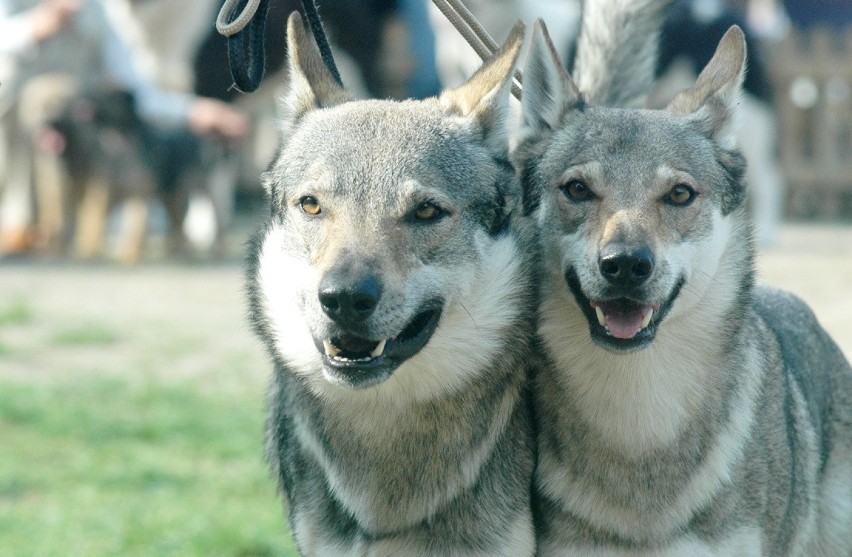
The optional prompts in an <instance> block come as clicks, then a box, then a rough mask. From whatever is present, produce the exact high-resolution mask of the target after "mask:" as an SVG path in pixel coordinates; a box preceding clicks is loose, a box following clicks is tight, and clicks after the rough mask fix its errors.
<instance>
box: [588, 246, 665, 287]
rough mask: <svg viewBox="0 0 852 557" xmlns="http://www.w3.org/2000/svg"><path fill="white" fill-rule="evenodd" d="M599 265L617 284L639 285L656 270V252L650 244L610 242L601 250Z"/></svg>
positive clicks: (606, 275) (609, 279)
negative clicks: (631, 244) (629, 244)
mask: <svg viewBox="0 0 852 557" xmlns="http://www.w3.org/2000/svg"><path fill="white" fill-rule="evenodd" d="M598 266H599V267H600V270H601V274H602V275H603V276H604V277H606V279H607V280H608V281H609V282H611V283H612V284H614V285H616V286H639V285H640V284H642V283H643V282H645V281H646V280H648V277H650V276H651V273H653V272H654V254H653V253H652V252H651V249H650V248H649V247H648V246H625V245H623V244H610V245H608V246H605V247H604V248H603V249H602V250H601V252H600V255H599V256H598Z"/></svg>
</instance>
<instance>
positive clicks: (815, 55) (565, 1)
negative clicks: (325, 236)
mask: <svg viewBox="0 0 852 557" xmlns="http://www.w3.org/2000/svg"><path fill="white" fill-rule="evenodd" d="M586 1H591V0H586ZM582 3H583V2H582V0H489V1H485V0H466V1H465V5H466V6H467V7H468V8H469V9H470V10H471V11H472V12H473V13H474V15H475V16H476V17H477V18H478V19H479V20H480V21H481V22H482V24H483V25H484V27H485V28H486V29H487V30H488V31H489V32H490V33H491V35H492V36H493V37H494V39H495V40H496V41H497V42H498V43H499V42H501V41H502V40H503V39H504V38H505V35H506V33H507V32H508V29H509V28H510V27H511V25H512V23H513V22H514V21H515V20H516V19H518V18H520V19H523V20H524V21H526V22H528V23H531V22H532V21H534V20H535V18H537V17H543V18H544V19H545V21H547V23H548V28H549V29H550V31H551V35H552V37H553V38H554V41H555V43H556V45H557V48H558V49H559V50H560V55H561V56H562V57H563V59H564V60H565V61H566V64H567V65H568V66H569V69H570V67H571V65H572V63H573V53H574V49H575V43H576V39H577V34H578V31H579V22H580V17H581V12H582ZM222 4H223V0H0V83H2V85H1V86H0V177H2V178H0V256H2V254H3V253H6V254H8V253H15V252H21V251H26V250H28V249H31V248H38V249H39V250H41V251H42V252H48V253H63V252H64V251H65V244H71V243H73V246H74V249H73V251H74V252H75V253H76V254H77V255H79V256H83V257H97V256H98V255H99V254H100V253H101V251H102V247H103V246H102V245H101V244H102V243H103V240H104V237H105V236H107V237H110V238H107V239H111V240H112V244H116V243H117V244H118V249H117V250H116V249H113V250H112V252H113V253H116V252H117V253H118V255H119V258H121V259H123V260H126V261H133V260H136V259H138V258H139V257H140V254H141V245H142V241H143V239H144V238H145V236H146V232H147V230H148V229H147V228H146V225H150V228H151V229H152V231H153V232H154V233H155V235H156V234H157V233H162V232H163V231H164V230H168V231H169V236H168V238H167V245H168V246H169V247H170V248H171V251H172V252H174V253H183V252H185V251H186V247H187V246H186V245H185V244H188V245H189V246H193V247H194V249H193V251H194V252H199V251H201V252H209V251H212V252H214V253H216V252H218V253H221V252H224V251H225V248H224V247H223V240H224V239H225V234H224V232H225V231H226V230H228V229H229V227H230V226H231V223H232V216H233V215H234V214H235V213H236V214H238V215H239V214H247V213H248V212H249V211H250V208H251V207H255V208H256V207H258V206H259V205H260V204H261V203H260V199H261V197H262V188H261V187H260V185H259V180H258V176H259V175H260V173H261V172H262V170H263V169H264V168H265V167H266V166H267V164H268V162H269V160H270V159H271V158H272V156H273V154H274V152H275V149H276V146H277V144H278V140H279V138H278V131H277V128H276V125H275V116H276V98H277V96H278V95H279V93H280V90H281V87H282V85H283V84H284V81H285V80H286V72H285V71H284V69H283V67H282V66H283V62H284V60H285V54H286V37H285V36H284V32H283V30H284V29H285V22H286V19H287V16H288V15H289V13H290V12H291V11H292V10H297V9H301V0H271V1H270V4H269V12H268V16H267V25H266V36H265V41H266V55H267V58H266V66H267V67H266V78H265V80H264V83H263V84H262V86H261V88H260V89H259V90H258V91H257V92H255V93H252V94H251V95H244V94H242V93H240V92H239V91H238V90H237V89H236V88H235V87H233V82H232V79H231V76H230V70H229V66H228V58H227V41H226V39H225V38H224V37H222V36H221V35H219V34H218V33H217V32H216V31H215V29H214V21H215V18H216V14H217V13H218V11H219V9H220V8H221V6H222ZM321 12H322V16H323V20H324V23H325V26H326V29H327V31H328V33H329V35H330V38H331V41H332V47H333V49H334V53H335V58H336V60H337V62H338V64H339V66H340V70H341V74H342V76H343V80H344V82H345V84H346V86H347V88H348V89H350V90H351V91H353V92H354V93H355V94H356V95H357V96H360V97H378V98H406V97H414V98H423V97H427V96H431V95H435V94H437V93H438V92H439V91H440V89H441V88H442V87H452V86H455V85H458V84H459V83H460V82H462V81H463V80H465V79H467V78H468V77H469V76H470V75H471V74H472V73H473V72H474V71H475V70H476V68H478V67H479V65H480V63H481V62H480V59H479V57H478V56H477V55H476V54H475V53H474V51H473V49H472V48H471V47H470V46H469V45H467V43H466V42H465V41H464V39H463V38H462V37H461V35H460V34H459V33H458V32H457V31H456V30H455V29H454V28H453V27H452V26H451V25H450V23H449V22H448V21H447V20H446V19H445V18H444V16H443V14H441V13H440V12H439V10H437V8H435V6H434V5H433V4H432V2H431V0H326V1H325V2H323V3H322V6H321ZM850 21H852V5H850V4H849V3H848V1H847V0H814V1H813V2H812V1H807V2H806V1H804V0H681V1H680V2H679V3H678V4H677V5H676V6H675V8H674V9H673V10H672V14H671V19H670V20H669V22H668V24H667V25H666V27H665V29H664V30H663V39H662V45H661V46H662V49H661V57H660V65H659V74H660V81H659V86H658V88H657V90H656V91H655V92H654V94H653V96H652V99H653V100H654V102H655V103H656V104H657V105H660V104H665V102H667V100H668V99H669V98H670V97H671V96H672V95H673V94H674V93H675V92H677V91H678V90H680V89H682V88H683V87H686V86H689V85H690V83H691V82H692V80H693V79H694V77H695V73H696V72H697V70H698V69H699V68H701V67H702V66H703V65H704V64H705V63H706V62H707V60H709V58H710V56H711V55H712V53H713V48H714V47H715V45H716V43H717V41H718V39H719V37H721V35H722V33H723V32H724V31H725V29H727V27H728V26H729V25H731V24H734V23H738V24H740V26H741V27H743V28H744V29H745V31H746V33H747V35H748V37H749V46H750V49H749V71H748V73H747V79H746V84H745V87H746V91H747V93H748V94H747V95H746V98H745V99H744V105H745V106H744V110H743V111H742V112H743V122H742V126H741V130H742V132H743V133H742V134H741V138H740V142H741V146H742V148H743V150H744V151H745V154H746V157H747V159H748V161H749V181H750V184H751V199H750V201H751V204H752V207H753V210H754V214H755V219H756V222H757V225H758V233H759V240H760V242H761V244H762V245H764V246H771V245H773V243H774V241H775V239H776V237H777V231H778V227H779V224H780V223H781V221H782V218H783V216H784V211H785V210H788V211H791V213H790V214H791V215H793V216H825V215H828V216H833V217H837V216H843V215H849V214H852V193H850V190H852V178H850V177H852V167H850V166H849V165H850V164H852V163H849V162H848V161H850V160H852V147H850V145H849V141H850V137H852V131H850V130H852V122H850V116H849V114H850V113H852V106H850V101H849V99H850V94H849V91H850V87H852V85H850V84H852V70H850V64H849V60H850V59H852V40H850V39H847V38H846V37H847V36H849V35H848V29H849V25H850ZM826 29H827V30H826ZM123 93H127V95H124V94H123ZM60 128H61V129H60ZM80 161H84V163H81V162H80ZM785 184H789V187H787V186H785ZM117 208H121V209H122V210H121V211H117V210H115V209H117ZM149 209H152V210H150V211H149ZM107 217H109V218H107ZM75 220H76V221H78V224H77V225H76V226H75V225H74V221H75ZM237 226H239V223H237ZM117 231H118V233H116V232H117ZM243 232H244V231H242V232H241V233H243ZM116 238H118V240H117V241H116Z"/></svg>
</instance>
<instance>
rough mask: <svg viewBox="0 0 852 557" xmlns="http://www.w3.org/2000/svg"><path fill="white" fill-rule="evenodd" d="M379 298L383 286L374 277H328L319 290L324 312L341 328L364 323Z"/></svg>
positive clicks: (335, 275)
mask: <svg viewBox="0 0 852 557" xmlns="http://www.w3.org/2000/svg"><path fill="white" fill-rule="evenodd" d="M381 296H382V283H381V282H380V281H379V279H378V278H377V277H375V276H374V275H363V276H357V277H352V276H348V274H346V273H330V274H328V275H326V276H325V277H324V278H323V280H322V282H321V283H320V288H319V302H320V305H321V306H322V309H323V311H325V313H326V315H328V316H329V317H331V318H332V319H334V320H335V321H337V322H338V323H340V324H341V325H343V326H347V325H356V324H359V323H363V322H364V321H365V320H366V319H367V318H368V317H370V315H372V314H373V311H375V309H376V306H378V305H379V299H380V298H381Z"/></svg>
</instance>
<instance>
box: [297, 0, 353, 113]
mask: <svg viewBox="0 0 852 557" xmlns="http://www.w3.org/2000/svg"><path fill="white" fill-rule="evenodd" d="M287 62H288V67H289V76H288V82H287V87H286V90H285V92H284V95H283V96H282V97H281V105H282V112H283V115H282V117H283V121H282V122H281V125H282V127H283V128H285V129H287V128H290V127H292V126H293V125H294V124H295V123H296V122H297V121H298V120H299V118H301V117H302V116H303V115H305V113H307V112H309V111H311V110H314V109H316V108H323V107H329V106H334V105H338V104H341V103H344V102H346V101H349V100H352V97H351V95H350V94H349V93H348V92H347V91H346V90H345V89H343V87H341V86H340V85H338V84H337V82H336V81H335V80H334V77H332V75H331V72H329V71H328V68H326V67H325V63H324V62H323V61H322V57H321V56H320V53H319V49H318V48H317V46H316V44H315V43H314V41H313V39H311V37H309V36H308V34H307V33H306V32H305V26H304V24H303V23H302V16H300V15H299V12H293V13H292V14H290V18H289V19H288V20H287Z"/></svg>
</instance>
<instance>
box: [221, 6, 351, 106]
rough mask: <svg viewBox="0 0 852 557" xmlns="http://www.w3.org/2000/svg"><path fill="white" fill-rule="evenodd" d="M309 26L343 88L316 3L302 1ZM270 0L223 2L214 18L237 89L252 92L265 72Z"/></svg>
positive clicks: (335, 78)
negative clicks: (224, 45) (266, 32)
mask: <svg viewBox="0 0 852 557" xmlns="http://www.w3.org/2000/svg"><path fill="white" fill-rule="evenodd" d="M302 7H303V8H304V9H305V17H306V19H307V20H308V26H309V27H310V29H311V33H312V34H313V36H314V39H315V40H316V42H317V46H318V47H319V51H320V55H321V56H322V59H323V62H324V63H325V66H326V67H327V68H328V71H329V72H331V75H332V77H334V80H335V81H336V82H337V83H338V84H339V85H341V86H342V85H343V81H342V80H341V79H340V72H339V71H338V70H337V65H336V64H335V63H334V56H333V55H332V53H331V45H329V43H328V36H327V35H326V34H325V29H324V28H323V26H322V19H320V15H319V10H318V9H317V4H316V0H302ZM268 11H269V0H225V4H224V5H223V6H222V9H221V10H220V11H219V17H218V18H217V19H216V29H217V30H218V31H219V33H221V34H222V35H224V36H226V37H227V38H228V65H229V66H230V68H231V77H233V78H234V84H235V85H236V86H237V89H238V90H239V91H241V92H243V93H251V92H252V91H254V90H256V89H257V88H258V87H259V86H260V82H261V81H263V73H264V71H265V69H266V54H265V51H264V47H265V45H264V40H263V38H264V31H265V29H266V14H267V12H268Z"/></svg>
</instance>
